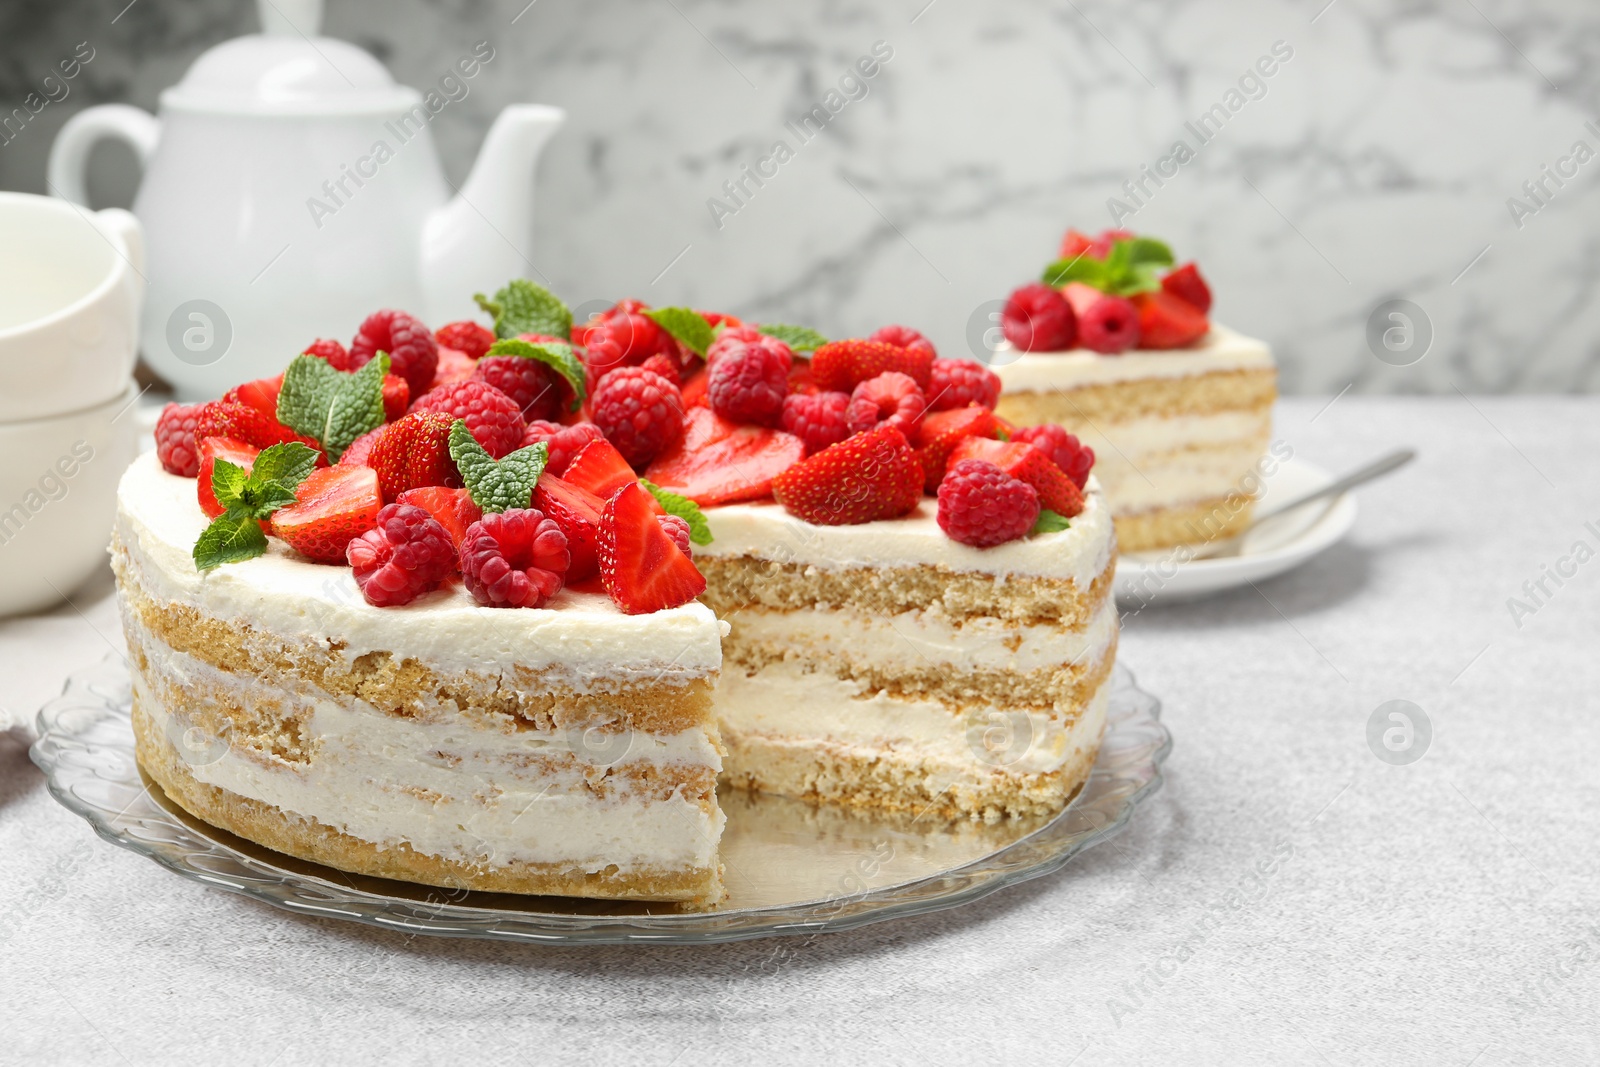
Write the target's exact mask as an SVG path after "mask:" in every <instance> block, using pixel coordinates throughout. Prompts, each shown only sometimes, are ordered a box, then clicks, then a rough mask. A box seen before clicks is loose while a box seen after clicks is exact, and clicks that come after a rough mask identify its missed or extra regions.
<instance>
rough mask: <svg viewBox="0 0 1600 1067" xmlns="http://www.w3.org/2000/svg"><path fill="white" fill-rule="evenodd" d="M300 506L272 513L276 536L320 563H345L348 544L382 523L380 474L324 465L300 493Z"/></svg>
mask: <svg viewBox="0 0 1600 1067" xmlns="http://www.w3.org/2000/svg"><path fill="white" fill-rule="evenodd" d="M294 495H295V498H296V500H297V501H298V503H295V504H290V505H289V506H288V507H286V508H279V509H278V510H277V511H274V512H273V513H272V518H271V520H270V521H271V523H272V529H271V531H270V532H271V533H272V534H273V535H274V536H276V537H280V538H282V539H283V540H284V541H287V542H288V543H289V546H290V547H291V548H293V549H294V550H295V551H297V552H299V553H300V554H301V555H303V556H306V557H307V558H309V559H313V560H316V561H317V562H318V563H343V562H344V561H345V559H344V550H345V546H346V545H348V544H349V543H350V541H351V539H352V538H355V537H360V536H361V535H362V534H364V533H366V532H367V531H368V530H370V529H372V528H373V527H375V526H377V525H378V509H380V508H382V507H383V500H382V498H381V497H380V496H379V494H378V472H377V471H375V470H373V469H372V468H371V467H353V466H351V467H323V468H322V469H321V470H314V471H312V472H311V474H310V475H308V476H307V477H306V480H305V481H303V482H301V483H300V488H298V489H296V490H295V494H294Z"/></svg>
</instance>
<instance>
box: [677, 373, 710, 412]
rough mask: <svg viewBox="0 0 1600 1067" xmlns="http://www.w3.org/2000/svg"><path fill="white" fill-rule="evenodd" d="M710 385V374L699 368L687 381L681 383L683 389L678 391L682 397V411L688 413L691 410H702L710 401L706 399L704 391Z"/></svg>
mask: <svg viewBox="0 0 1600 1067" xmlns="http://www.w3.org/2000/svg"><path fill="white" fill-rule="evenodd" d="M710 384H711V374H710V372H709V371H708V370H707V369H706V368H705V367H701V368H700V369H699V370H697V371H695V372H694V373H693V374H691V375H689V378H688V380H687V381H685V382H684V383H683V387H682V388H681V389H679V390H678V392H679V393H681V394H682V395H683V410H685V411H689V410H690V409H692V408H703V407H705V406H706V405H707V404H709V403H710V400H708V399H707V397H706V390H707V387H708V386H710Z"/></svg>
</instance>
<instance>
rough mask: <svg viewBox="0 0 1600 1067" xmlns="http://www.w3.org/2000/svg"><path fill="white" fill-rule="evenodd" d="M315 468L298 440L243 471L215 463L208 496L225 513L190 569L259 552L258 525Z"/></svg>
mask: <svg viewBox="0 0 1600 1067" xmlns="http://www.w3.org/2000/svg"><path fill="white" fill-rule="evenodd" d="M319 362H320V361H319ZM335 373H337V372H335ZM316 465H317V450H316V449H314V448H312V447H311V446H309V445H304V444H301V443H300V442H299V441H290V442H288V443H287V444H281V445H273V446H272V447H271V448H267V449H263V450H262V452H261V454H260V455H258V456H257V457H256V459H255V463H254V464H252V466H251V468H250V470H249V471H246V470H245V469H244V468H243V467H241V466H239V465H238V464H236V463H230V462H228V461H227V460H225V459H218V460H217V461H216V462H215V463H214V464H213V466H212V468H211V491H212V492H213V493H214V494H216V497H217V503H219V504H221V505H222V506H223V508H224V509H226V510H224V511H223V513H222V514H221V515H218V516H217V517H216V518H214V519H212V520H211V525H209V526H207V527H206V528H205V529H204V530H203V531H201V534H200V538H199V540H197V541H195V543H194V552H193V556H194V565H195V567H196V568H197V569H199V570H202V571H208V570H210V569H211V568H213V567H216V566H219V565H221V564H223V563H241V562H243V561H244V560H247V559H254V558H255V557H257V556H259V555H261V554H262V553H264V552H265V551H266V550H267V535H266V534H265V533H264V532H263V531H262V529H261V520H262V519H265V518H266V517H267V516H269V515H271V514H272V513H273V512H274V511H277V510H278V509H279V508H286V507H288V506H289V505H290V504H293V503H295V502H296V501H295V495H294V493H295V490H296V489H298V488H300V483H301V482H303V481H305V479H306V475H308V474H310V473H311V472H312V470H314V469H315V468H316Z"/></svg>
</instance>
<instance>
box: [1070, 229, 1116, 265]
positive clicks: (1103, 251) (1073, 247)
mask: <svg viewBox="0 0 1600 1067" xmlns="http://www.w3.org/2000/svg"><path fill="white" fill-rule="evenodd" d="M1132 237H1133V231H1132V230H1102V231H1101V233H1100V236H1099V237H1090V236H1088V235H1087V234H1082V233H1079V232H1078V231H1077V230H1068V231H1067V235H1066V236H1065V237H1063V238H1062V239H1061V258H1062V259H1077V258H1079V257H1080V256H1088V257H1089V258H1091V259H1105V258H1106V256H1108V255H1110V254H1111V246H1112V244H1114V243H1115V242H1117V241H1126V240H1129V239H1131V238H1132Z"/></svg>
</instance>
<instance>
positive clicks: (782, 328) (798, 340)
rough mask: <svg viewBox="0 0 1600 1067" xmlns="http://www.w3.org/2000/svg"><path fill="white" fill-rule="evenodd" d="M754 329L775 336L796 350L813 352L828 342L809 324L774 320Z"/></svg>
mask: <svg viewBox="0 0 1600 1067" xmlns="http://www.w3.org/2000/svg"><path fill="white" fill-rule="evenodd" d="M756 329H757V330H759V331H760V332H761V333H764V334H766V335H767V336H768V337H776V338H777V339H778V340H780V341H782V342H783V343H784V344H786V345H788V346H789V347H790V348H792V349H794V350H795V351H796V352H813V351H815V350H816V349H819V348H821V347H822V346H823V345H825V344H827V343H828V339H827V338H826V337H824V336H822V335H821V334H820V333H818V332H817V331H816V330H813V329H812V328H811V327H809V326H790V325H788V324H786V323H782V322H774V323H771V324H769V325H766V326H757V327H756Z"/></svg>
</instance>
